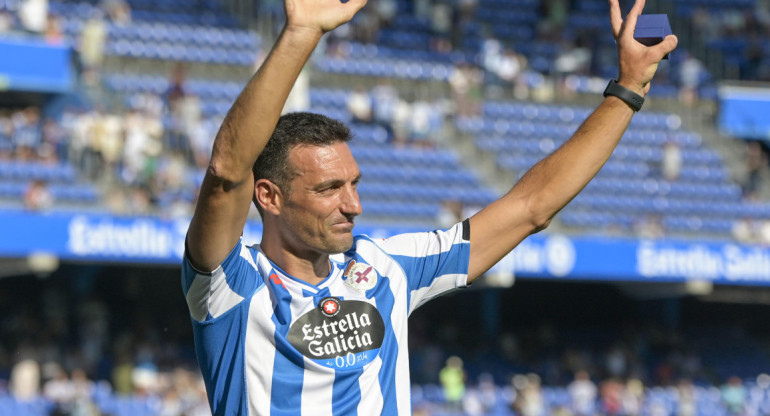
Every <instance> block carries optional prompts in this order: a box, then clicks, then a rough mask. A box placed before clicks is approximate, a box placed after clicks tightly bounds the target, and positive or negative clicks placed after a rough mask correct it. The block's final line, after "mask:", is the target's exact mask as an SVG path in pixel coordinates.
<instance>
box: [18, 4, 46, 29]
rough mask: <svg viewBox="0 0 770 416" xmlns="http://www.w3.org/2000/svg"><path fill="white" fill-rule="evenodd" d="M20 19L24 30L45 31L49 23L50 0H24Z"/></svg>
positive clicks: (20, 9)
mask: <svg viewBox="0 0 770 416" xmlns="http://www.w3.org/2000/svg"><path fill="white" fill-rule="evenodd" d="M19 21H20V22H21V26H22V27H23V28H24V30H27V31H29V32H32V33H36V34H42V33H44V32H45V29H46V26H47V24H48V0H24V1H23V3H21V5H20V7H19Z"/></svg>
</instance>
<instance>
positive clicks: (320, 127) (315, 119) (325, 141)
mask: <svg viewBox="0 0 770 416" xmlns="http://www.w3.org/2000/svg"><path fill="white" fill-rule="evenodd" d="M350 139H352V136H351V134H350V129H349V128H348V127H347V126H346V125H345V124H343V123H342V122H341V121H338V120H334V119H331V118H329V117H326V116H324V115H321V114H315V113H307V112H298V113H288V114H284V115H282V116H281V117H280V118H279V119H278V124H276V126H275V130H273V135H272V136H270V140H268V142H267V144H266V145H265V148H264V149H262V153H260V155H259V157H258V158H257V161H256V162H254V166H253V167H252V172H253V173H254V180H255V181H258V180H260V179H267V180H269V181H270V182H273V183H274V184H276V186H278V188H279V189H281V191H282V192H284V193H289V192H291V186H290V183H291V181H292V180H293V179H294V177H295V176H296V174H297V173H296V172H295V171H294V169H293V167H292V166H290V164H289V152H290V151H291V150H292V149H293V148H295V147H297V146H303V145H304V146H329V145H332V144H334V143H339V142H347V141H349V140H350ZM254 199H255V200H254V204H255V205H256V206H257V210H258V211H259V214H260V215H262V207H260V206H259V204H257V203H256V195H255V197H254Z"/></svg>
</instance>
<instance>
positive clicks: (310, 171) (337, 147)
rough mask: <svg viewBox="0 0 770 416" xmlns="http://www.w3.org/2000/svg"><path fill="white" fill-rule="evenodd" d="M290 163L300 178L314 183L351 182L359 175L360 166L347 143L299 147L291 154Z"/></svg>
mask: <svg viewBox="0 0 770 416" xmlns="http://www.w3.org/2000/svg"><path fill="white" fill-rule="evenodd" d="M289 161H290V163H291V166H292V168H293V170H294V171H295V172H296V173H297V174H298V176H299V177H305V178H306V179H308V180H310V181H312V182H316V181H318V182H320V181H325V180H329V179H347V180H351V179H353V178H355V177H356V176H358V174H359V171H358V164H357V163H356V160H355V158H353V154H352V153H351V152H350V148H349V147H348V145H347V143H345V142H338V143H334V144H332V145H329V146H309V145H300V146H297V147H295V148H293V149H292V150H291V152H290V153H289Z"/></svg>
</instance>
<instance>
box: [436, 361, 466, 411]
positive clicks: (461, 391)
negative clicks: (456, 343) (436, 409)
mask: <svg viewBox="0 0 770 416" xmlns="http://www.w3.org/2000/svg"><path fill="white" fill-rule="evenodd" d="M439 381H440V382H441V386H442V387H443V389H444V400H445V401H446V403H447V406H448V407H449V408H450V409H453V410H460V409H462V403H463V397H465V370H463V360H462V359H461V358H460V357H457V356H451V357H449V358H448V359H447V360H446V365H445V366H444V368H442V369H441V372H439Z"/></svg>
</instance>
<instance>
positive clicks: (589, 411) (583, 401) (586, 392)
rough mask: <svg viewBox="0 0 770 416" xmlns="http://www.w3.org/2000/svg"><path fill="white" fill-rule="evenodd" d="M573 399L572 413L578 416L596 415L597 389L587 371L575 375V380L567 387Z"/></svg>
mask: <svg viewBox="0 0 770 416" xmlns="http://www.w3.org/2000/svg"><path fill="white" fill-rule="evenodd" d="M567 390H568V391H569V395H570V397H571V399H572V407H571V409H572V412H573V413H574V414H575V415H576V416H589V415H593V414H594V409H595V407H596V397H597V389H596V384H594V382H593V381H591V376H590V375H589V374H588V372H587V371H585V370H579V371H578V372H576V373H575V378H574V380H573V381H572V382H571V383H569V385H568V386H567Z"/></svg>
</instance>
